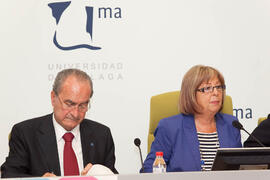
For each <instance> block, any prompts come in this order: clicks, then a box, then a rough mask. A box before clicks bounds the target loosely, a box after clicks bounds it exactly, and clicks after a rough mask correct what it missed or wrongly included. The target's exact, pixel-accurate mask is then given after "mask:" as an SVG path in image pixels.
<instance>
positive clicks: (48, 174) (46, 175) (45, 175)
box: [42, 172, 56, 177]
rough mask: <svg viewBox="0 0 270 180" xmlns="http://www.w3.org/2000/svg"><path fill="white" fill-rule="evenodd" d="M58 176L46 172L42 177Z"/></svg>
mask: <svg viewBox="0 0 270 180" xmlns="http://www.w3.org/2000/svg"><path fill="white" fill-rule="evenodd" d="M55 176H56V175H55V174H53V173H49V172H46V173H45V174H43V176H42V177H55Z"/></svg>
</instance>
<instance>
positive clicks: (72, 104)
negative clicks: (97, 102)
mask: <svg viewBox="0 0 270 180" xmlns="http://www.w3.org/2000/svg"><path fill="white" fill-rule="evenodd" d="M57 97H58V99H59V101H60V103H61V105H62V107H63V109H65V110H68V111H72V110H73V109H76V110H77V108H78V111H79V112H86V111H88V109H89V108H90V105H89V101H88V102H85V103H81V104H77V103H75V102H72V101H70V100H67V101H65V102H63V101H62V99H61V98H60V97H59V96H57Z"/></svg>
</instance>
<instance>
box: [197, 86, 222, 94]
mask: <svg viewBox="0 0 270 180" xmlns="http://www.w3.org/2000/svg"><path fill="white" fill-rule="evenodd" d="M214 89H216V90H217V91H219V92H221V91H223V90H225V89H226V86H225V85H218V86H207V87H203V88H200V89H197V91H200V92H202V93H211V92H213V91H214Z"/></svg>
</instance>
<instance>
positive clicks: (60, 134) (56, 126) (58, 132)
mask: <svg viewBox="0 0 270 180" xmlns="http://www.w3.org/2000/svg"><path fill="white" fill-rule="evenodd" d="M53 126H54V129H55V135H56V141H57V142H59V141H61V140H62V139H63V136H64V134H65V133H67V132H71V133H72V134H73V135H74V140H75V141H77V140H78V136H79V130H80V124H78V125H77V126H76V127H75V128H73V129H72V130H71V131H67V130H65V129H64V128H63V127H62V126H61V125H60V124H59V123H58V122H57V121H56V120H55V118H54V114H53Z"/></svg>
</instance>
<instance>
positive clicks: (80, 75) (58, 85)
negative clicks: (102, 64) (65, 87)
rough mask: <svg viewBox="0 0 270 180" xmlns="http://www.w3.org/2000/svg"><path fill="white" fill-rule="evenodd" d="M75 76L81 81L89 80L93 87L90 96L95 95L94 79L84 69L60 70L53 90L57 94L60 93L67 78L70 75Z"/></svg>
mask: <svg viewBox="0 0 270 180" xmlns="http://www.w3.org/2000/svg"><path fill="white" fill-rule="evenodd" d="M71 75H72V76H75V77H76V78H77V79H78V80H80V81H88V82H89V85H90V87H91V90H92V91H91V95H90V97H92V95H93V83H92V80H91V78H90V76H89V75H88V74H87V73H85V72H84V71H81V70H79V69H64V70H62V71H60V72H59V73H58V74H57V76H56V78H55V80H54V83H53V91H54V93H55V94H56V95H58V94H59V92H60V91H61V87H62V84H63V83H64V82H65V80H66V79H67V78H68V77H69V76H71Z"/></svg>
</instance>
